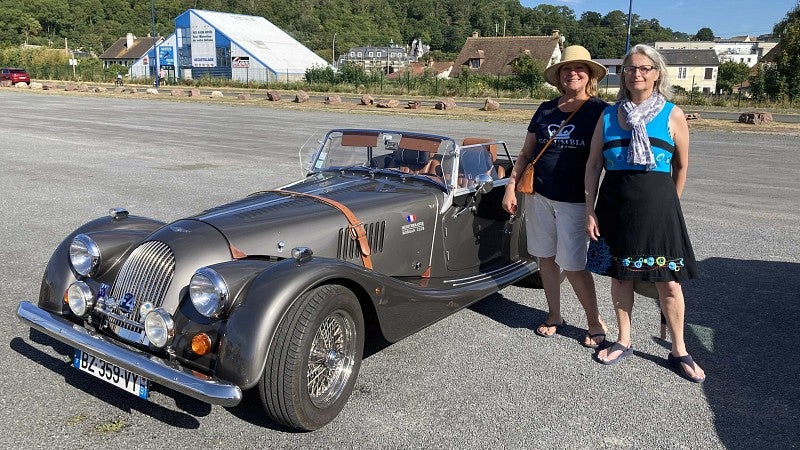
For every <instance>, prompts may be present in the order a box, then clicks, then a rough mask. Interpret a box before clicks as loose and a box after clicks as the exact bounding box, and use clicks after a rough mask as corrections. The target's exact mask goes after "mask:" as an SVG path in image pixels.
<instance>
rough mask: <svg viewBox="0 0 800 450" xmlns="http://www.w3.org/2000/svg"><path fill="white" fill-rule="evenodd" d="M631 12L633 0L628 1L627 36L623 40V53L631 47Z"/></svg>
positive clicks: (626, 52)
mask: <svg viewBox="0 0 800 450" xmlns="http://www.w3.org/2000/svg"><path fill="white" fill-rule="evenodd" d="M632 12H633V0H630V1H629V2H628V38H627V39H626V40H625V54H626V55H627V54H628V50H630V49H631V14H632Z"/></svg>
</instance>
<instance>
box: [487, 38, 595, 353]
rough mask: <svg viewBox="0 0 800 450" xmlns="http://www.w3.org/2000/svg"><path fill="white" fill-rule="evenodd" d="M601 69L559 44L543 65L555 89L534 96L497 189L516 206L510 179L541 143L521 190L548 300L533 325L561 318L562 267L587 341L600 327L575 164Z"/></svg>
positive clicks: (550, 330) (590, 126) (579, 163)
mask: <svg viewBox="0 0 800 450" xmlns="http://www.w3.org/2000/svg"><path fill="white" fill-rule="evenodd" d="M606 73H607V71H606V68H605V67H603V66H602V65H600V64H598V63H596V62H594V61H592V57H591V55H590V54H589V52H588V51H587V50H586V49H585V48H583V47H581V46H580V45H572V46H569V47H567V48H565V49H564V52H563V55H562V59H561V61H560V62H559V63H557V64H553V65H551V66H550V67H548V68H547V69H545V71H544V78H545V80H547V82H548V83H550V84H551V85H553V86H555V87H556V88H557V89H558V90H559V91H560V92H561V95H560V96H559V97H556V98H554V99H552V100H550V101H547V102H544V103H542V104H541V105H540V106H539V108H538V109H537V110H536V112H535V113H534V114H533V118H531V121H530V124H529V125H528V133H527V134H526V136H525V143H524V144H523V146H522V150H521V151H520V153H519V157H518V158H517V161H516V163H515V164H514V168H513V169H512V171H511V175H510V180H509V182H508V185H507V186H506V192H505V195H504V197H503V208H504V209H505V210H506V211H508V212H509V213H512V214H513V213H514V212H516V209H517V197H516V192H515V185H516V182H517V180H519V178H520V175H521V174H522V172H523V170H524V169H525V167H526V166H527V165H528V163H529V162H531V161H533V159H534V158H535V157H536V156H537V155H539V154H540V152H541V151H542V149H544V153H541V156H540V157H539V159H538V160H537V161H536V164H535V170H534V180H533V187H534V192H535V194H533V195H524V201H525V211H526V219H525V220H526V224H525V225H526V232H527V239H528V252H529V253H530V254H531V255H534V256H537V257H538V258H539V270H540V272H539V273H540V274H541V278H542V284H543V285H544V293H545V297H546V298H547V306H548V314H547V318H546V319H545V320H544V322H542V323H541V324H540V325H539V326H538V327H536V329H535V332H536V334H538V335H539V336H543V337H552V336H554V335H555V334H556V333H557V332H558V329H559V328H560V327H562V326H563V325H565V324H566V322H565V321H564V318H563V317H562V316H561V270H564V272H565V273H566V276H567V280H569V282H570V284H571V285H572V288H573V289H574V290H575V294H576V296H577V297H578V300H579V301H580V303H581V305H582V306H583V310H584V312H585V313H586V320H587V323H588V327H587V331H586V335H585V336H584V339H583V342H582V344H583V345H584V346H586V347H589V348H598V347H599V346H601V345H602V344H603V343H604V342H605V335H606V328H605V324H604V323H603V321H602V320H601V319H600V312H599V311H598V309H597V296H596V294H595V287H594V279H593V278H592V275H591V274H590V273H589V272H587V271H586V250H587V247H588V245H589V239H588V237H587V236H586V232H585V229H586V224H585V214H584V210H585V207H584V203H583V202H584V187H583V178H584V177H583V171H584V170H585V168H586V160H587V158H588V156H589V144H590V142H591V137H592V132H593V131H594V126H595V124H596V123H597V119H598V118H599V117H600V114H602V112H603V110H604V109H605V107H606V106H608V105H607V104H606V103H605V102H604V101H602V100H600V99H599V98H598V97H597V84H598V82H599V81H600V80H601V79H603V77H604V76H605V75H606ZM551 138H552V139H551ZM548 141H550V142H549V145H548ZM545 147H546V148H545Z"/></svg>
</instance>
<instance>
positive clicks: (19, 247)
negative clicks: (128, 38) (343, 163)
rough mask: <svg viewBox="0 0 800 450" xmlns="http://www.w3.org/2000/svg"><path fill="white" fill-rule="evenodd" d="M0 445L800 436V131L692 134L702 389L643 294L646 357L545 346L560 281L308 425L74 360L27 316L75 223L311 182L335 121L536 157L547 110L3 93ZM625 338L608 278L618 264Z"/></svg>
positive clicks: (570, 314)
mask: <svg viewBox="0 0 800 450" xmlns="http://www.w3.org/2000/svg"><path fill="white" fill-rule="evenodd" d="M0 104H2V105H3V106H4V110H5V111H7V114H6V115H5V117H4V123H3V125H2V129H1V130H0V136H2V139H0V141H2V144H3V145H2V152H1V153H0V191H2V192H3V201H2V202H1V203H0V225H1V226H2V230H3V231H2V244H3V245H2V248H1V249H0V261H3V264H4V265H5V270H3V271H1V272H0V286H2V291H1V292H2V296H1V297H0V298H1V299H2V304H3V307H2V308H0V321H2V323H4V324H5V326H3V327H2V328H1V329H0V343H2V344H3V350H2V358H0V408H2V411H3V421H4V429H5V431H4V433H2V434H0V447H3V448H20V447H22V446H25V447H32V448H48V449H52V448H97V447H100V446H102V447H104V448H145V447H147V448H174V447H176V446H179V447H182V448H222V447H225V448H326V449H328V448H336V449H339V448H364V449H372V448H391V449H406V448H458V449H466V448H469V449H484V448H542V449H551V448H570V449H572V448H584V449H595V448H659V449H660V448H712V449H714V448H730V449H745V448H747V449H751V448H769V449H772V448H775V449H786V448H797V447H800V426H798V425H800V383H798V381H797V380H798V376H797V374H798V369H800V363H798V360H797V358H798V352H797V349H796V342H797V337H796V334H797V330H798V329H800V302H798V292H800V237H799V236H800V178H798V176H797V168H798V167H800V150H798V147H797V142H798V138H797V136H782V135H776V134H759V133H737V132H692V136H691V139H692V145H691V153H690V158H691V160H690V163H691V165H690V170H689V179H688V182H687V186H686V189H685V191H684V198H683V208H684V214H685V216H686V221H687V225H688V227H689V231H690V234H691V237H692V240H693V244H694V247H695V253H696V254H697V257H698V261H699V263H700V269H701V271H702V276H701V278H700V279H698V280H694V281H693V282H691V283H687V285H686V286H685V287H684V290H685V294H686V298H687V314H686V320H687V328H686V332H687V344H688V347H689V351H690V352H691V353H692V355H693V356H694V358H695V360H696V361H697V362H698V363H700V364H702V365H703V367H704V369H705V370H706V373H707V375H708V381H707V382H706V383H704V384H703V385H696V384H692V383H689V382H687V381H685V380H683V379H681V378H680V377H678V376H677V375H676V373H675V372H673V371H672V370H671V369H670V368H669V367H668V365H667V363H666V356H667V352H668V345H667V346H665V343H663V342H661V341H659V340H658V339H654V337H655V335H656V334H657V330H658V321H659V315H658V309H657V307H656V305H655V303H654V302H653V301H652V300H649V299H645V298H642V297H637V300H636V307H635V309H634V328H633V333H634V343H633V345H634V348H635V357H633V358H629V359H627V360H626V361H625V362H624V363H621V364H620V365H618V366H611V367H606V366H602V365H600V364H598V363H596V362H594V361H592V359H591V357H590V356H591V351H590V350H589V349H585V348H583V347H581V346H580V345H579V340H580V339H581V338H582V336H583V332H584V326H585V324H584V319H583V318H582V317H581V313H580V311H581V310H580V307H579V305H578V302H577V300H576V299H575V296H574V294H572V292H571V289H570V288H569V287H568V285H567V284H565V285H564V293H563V299H562V303H563V313H564V316H565V317H566V319H567V321H568V322H569V323H570V324H571V325H570V326H568V327H566V328H565V329H564V331H563V334H561V335H559V336H557V337H555V338H553V339H544V338H540V337H538V336H536V335H535V334H534V332H533V329H534V327H535V326H536V324H538V323H539V322H541V321H542V320H543V319H544V317H545V315H546V303H545V300H544V295H543V293H542V292H541V291H539V290H529V289H523V288H518V287H509V288H507V289H504V290H503V291H501V292H500V293H499V294H496V295H493V296H491V297H489V298H487V299H485V300H482V301H481V302H479V303H477V304H475V305H473V306H472V307H470V308H468V309H466V310H464V311H461V312H459V313H457V314H455V315H454V316H451V317H450V318H447V319H445V320H443V321H441V322H439V323H436V324H434V325H432V326H431V327H429V328H427V329H425V330H423V331H422V332H420V333H418V334H415V335H413V336H411V337H409V338H407V339H405V340H403V341H400V342H398V343H396V344H393V345H390V346H388V347H386V348H383V349H380V350H379V351H377V352H375V353H373V354H371V355H369V356H368V357H367V358H366V359H365V360H364V362H363V364H362V367H361V371H360V374H359V379H358V381H357V383H356V387H355V390H354V392H353V395H352V397H351V399H350V401H349V403H348V405H347V406H346V407H345V409H344V411H343V412H342V414H341V415H340V416H339V417H338V418H337V419H336V420H335V421H334V422H332V423H331V424H329V425H328V426H327V427H325V428H323V429H321V430H318V431H316V432H313V433H293V432H288V431H286V430H284V429H282V428H280V427H278V426H276V425H275V424H273V423H271V422H269V421H268V420H266V419H265V418H264V417H263V416H261V415H260V414H259V413H258V411H257V410H256V408H255V407H256V405H257V401H256V400H255V399H252V398H250V399H247V398H246V399H245V401H244V402H243V404H241V405H239V406H237V407H234V408H222V407H218V406H209V405H206V404H203V403H200V402H198V401H195V400H193V399H191V398H188V397H186V396H182V395H180V394H176V393H174V392H170V391H167V390H166V389H164V388H160V387H157V386H156V387H154V388H153V392H152V395H151V400H150V401H143V400H139V399H137V398H135V397H133V396H129V395H128V394H126V393H124V392H121V391H119V390H117V389H115V388H113V387H110V386H106V385H99V384H97V383H96V382H95V381H94V380H93V379H92V378H91V377H89V376H85V375H84V374H81V373H79V372H77V371H75V370H74V369H72V368H70V367H69V366H68V365H67V363H66V362H65V359H68V357H66V356H64V355H66V354H68V353H69V349H65V348H64V346H62V345H60V344H58V343H57V342H56V341H54V340H52V339H49V338H47V337H44V336H42V335H39V334H37V333H31V332H30V331H29V329H28V328H27V327H25V326H24V325H23V324H21V323H20V322H19V321H18V320H17V318H16V308H17V305H18V303H19V301H21V300H31V301H35V300H36V299H37V298H38V288H39V283H40V279H41V275H42V271H43V268H44V265H45V264H46V262H47V260H48V258H49V256H50V252H51V251H52V249H54V248H55V246H56V245H57V244H58V242H59V241H60V240H61V238H62V237H63V236H64V235H66V234H67V233H69V232H70V231H71V230H73V229H74V228H76V227H77V226H79V225H80V224H82V223H84V222H86V221H88V220H90V219H92V218H95V217H98V216H100V215H103V214H105V213H106V211H107V210H108V208H110V207H115V206H124V207H127V208H128V209H129V210H130V211H131V213H132V214H137V215H143V216H150V217H154V218H156V219H160V220H165V221H168V220H173V219H176V218H179V217H182V216H185V215H188V214H192V213H196V212H199V211H201V210H203V209H206V208H208V207H211V206H213V205H216V204H219V203H221V202H227V201H231V200H234V199H236V198H239V197H242V196H244V195H246V194H248V193H250V192H254V191H257V190H261V189H264V188H271V187H276V186H278V185H281V184H283V183H287V182H289V181H292V180H294V179H297V178H298V177H299V176H300V175H301V165H300V163H299V162H298V154H299V153H301V152H300V151H299V150H300V148H301V147H303V146H304V144H307V143H308V141H309V138H310V137H311V136H312V135H314V134H315V133H317V132H321V131H323V130H326V129H328V128H332V127H367V128H369V127H386V128H395V129H414V130H419V131H428V132H434V133H440V134H450V135H453V136H455V137H457V138H462V137H465V136H476V135H478V136H489V137H494V138H497V139H502V140H505V141H506V142H508V143H509V146H510V148H511V149H513V150H514V151H517V150H518V149H519V147H520V146H521V144H522V140H523V138H524V132H525V126H526V124H525V123H497V122H489V121H463V120H447V119H444V118H442V119H440V118H424V117H411V116H397V117H394V116H390V115H385V114H374V115H373V114H369V113H333V112H325V111H322V112H319V111H318V112H313V111H300V110H292V109H277V108H271V107H260V106H258V107H256V106H248V105H242V106H234V105H230V104H224V105H221V104H214V103H210V102H207V103H194V102H163V101H154V100H142V99H131V98H108V97H89V96H86V97H81V96H66V95H58V94H31V93H24V92H17V91H11V90H2V91H0ZM596 280H597V284H598V296H599V302H600V305H601V312H602V314H603V316H604V317H605V318H606V320H607V321H608V322H609V324H610V325H611V328H612V336H611V337H612V338H613V335H614V331H613V324H614V320H613V312H612V309H611V300H610V296H609V284H608V282H607V280H605V279H602V278H596Z"/></svg>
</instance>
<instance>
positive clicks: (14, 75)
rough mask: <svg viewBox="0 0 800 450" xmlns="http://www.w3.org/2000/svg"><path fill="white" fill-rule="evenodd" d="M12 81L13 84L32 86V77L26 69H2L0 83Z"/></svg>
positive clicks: (0, 70)
mask: <svg viewBox="0 0 800 450" xmlns="http://www.w3.org/2000/svg"><path fill="white" fill-rule="evenodd" d="M3 80H11V83H13V84H17V83H27V84H31V76H30V75H28V72H27V71H25V69H15V68H13V67H4V68H2V69H0V81H3Z"/></svg>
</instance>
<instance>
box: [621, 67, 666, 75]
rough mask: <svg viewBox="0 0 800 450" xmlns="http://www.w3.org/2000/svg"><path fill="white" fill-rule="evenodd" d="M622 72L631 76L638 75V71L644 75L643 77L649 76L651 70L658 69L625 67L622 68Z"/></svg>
mask: <svg viewBox="0 0 800 450" xmlns="http://www.w3.org/2000/svg"><path fill="white" fill-rule="evenodd" d="M622 70H623V71H624V72H625V73H630V74H633V73H636V71H637V70H638V71H639V72H641V73H642V75H647V74H648V73H650V71H651V70H658V69H656V66H625V67H623V68H622Z"/></svg>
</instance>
